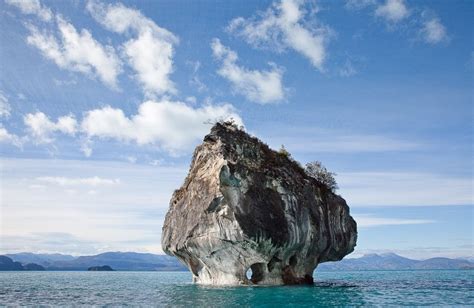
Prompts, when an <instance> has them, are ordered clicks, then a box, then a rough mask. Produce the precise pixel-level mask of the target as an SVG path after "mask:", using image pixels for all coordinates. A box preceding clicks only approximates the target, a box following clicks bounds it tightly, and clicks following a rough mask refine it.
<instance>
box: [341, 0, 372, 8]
mask: <svg viewBox="0 0 474 308" xmlns="http://www.w3.org/2000/svg"><path fill="white" fill-rule="evenodd" d="M375 4H376V1H375V0H347V1H346V4H345V5H344V7H345V8H346V9H349V10H360V9H363V8H366V7H368V6H372V5H375Z"/></svg>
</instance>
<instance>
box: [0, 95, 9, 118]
mask: <svg viewBox="0 0 474 308" xmlns="http://www.w3.org/2000/svg"><path fill="white" fill-rule="evenodd" d="M10 112H11V106H10V103H9V102H8V98H7V97H6V96H5V94H3V92H2V91H0V118H1V117H5V118H8V117H9V116H10Z"/></svg>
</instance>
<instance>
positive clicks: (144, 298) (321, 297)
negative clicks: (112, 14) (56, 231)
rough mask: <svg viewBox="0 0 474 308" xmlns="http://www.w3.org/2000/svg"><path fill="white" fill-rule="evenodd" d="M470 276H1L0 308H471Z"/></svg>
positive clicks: (377, 273) (400, 273)
mask: <svg viewBox="0 0 474 308" xmlns="http://www.w3.org/2000/svg"><path fill="white" fill-rule="evenodd" d="M473 278H474V272H473V271H366V272H318V273H317V275H316V281H315V284H314V286H279V287H206V286H198V285H194V284H192V283H190V281H191V276H190V274H189V273H186V272H0V305H57V306H62V305H99V306H108V305H112V306H113V305H126V304H128V305H147V306H148V305H160V306H206V307H208V306H237V305H243V306H272V307H278V306H310V305H311V306H341V305H345V306H361V305H377V306H383V305H417V306H418V305H474V295H473V293H474V286H473V281H474V279H473Z"/></svg>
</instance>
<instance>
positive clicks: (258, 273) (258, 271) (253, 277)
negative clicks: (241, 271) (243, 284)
mask: <svg viewBox="0 0 474 308" xmlns="http://www.w3.org/2000/svg"><path fill="white" fill-rule="evenodd" d="M265 266H266V264H265V263H254V264H252V265H250V267H249V268H248V269H247V271H246V272H245V275H246V276H247V279H248V280H250V281H251V282H252V283H255V284H257V283H259V282H260V281H262V280H263V276H264V272H265Z"/></svg>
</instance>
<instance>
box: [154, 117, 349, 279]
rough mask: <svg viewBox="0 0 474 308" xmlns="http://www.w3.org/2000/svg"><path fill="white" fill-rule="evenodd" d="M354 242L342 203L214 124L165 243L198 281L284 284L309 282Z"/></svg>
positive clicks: (177, 199) (253, 141)
mask: <svg viewBox="0 0 474 308" xmlns="http://www.w3.org/2000/svg"><path fill="white" fill-rule="evenodd" d="M356 240H357V227H356V223H355V221H354V220H353V219H352V217H351V216H350V214H349V207H348V206H347V204H346V202H345V200H344V199H343V198H342V197H340V196H338V195H336V194H334V193H333V192H331V191H330V190H329V189H328V188H327V187H325V186H324V185H323V184H321V183H319V182H317V181H316V180H315V179H314V178H312V177H309V176H308V175H307V174H306V173H305V172H304V170H303V169H302V168H301V166H300V165H299V164H298V163H296V162H295V161H293V160H292V159H290V158H289V157H288V156H287V155H283V154H281V153H278V152H275V151H273V150H271V149H270V148H269V147H268V146H267V145H266V144H264V143H262V142H261V141H260V140H258V139H257V138H254V137H251V136H250V135H248V134H247V133H245V132H244V131H242V130H240V129H238V128H237V127H235V126H234V125H232V124H230V123H217V124H216V125H214V127H213V128H212V129H211V132H210V134H208V135H207V136H206V137H205V138H204V142H203V143H202V144H201V145H199V146H198V147H197V148H196V150H195V152H194V155H193V160H192V163H191V167H190V170H189V174H188V176H187V177H186V179H185V181H184V184H183V186H182V187H181V188H180V189H178V190H176V191H175V192H174V194H173V196H172V198H171V201H170V208H169V210H168V213H167V215H166V218H165V222H164V225H163V232H162V239H161V242H162V247H163V250H164V251H165V252H166V253H167V254H169V255H173V256H176V257H177V258H178V259H179V260H181V261H182V262H183V263H184V264H185V265H187V267H188V268H189V270H190V271H191V272H192V274H193V281H194V282H196V283H201V284H214V285H237V284H259V285H260V284H261V285H279V284H303V283H307V284H310V283H312V282H313V276H312V275H313V271H314V269H315V268H316V267H317V266H318V264H319V263H322V262H326V261H338V260H341V259H342V258H343V257H344V256H345V255H347V254H349V253H351V252H352V251H353V250H354V247H355V245H356ZM249 269H250V270H251V271H249ZM248 272H251V276H250V277H248V275H247V273H248Z"/></svg>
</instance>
